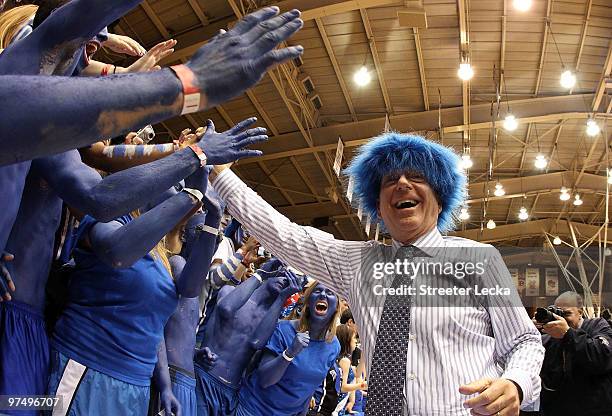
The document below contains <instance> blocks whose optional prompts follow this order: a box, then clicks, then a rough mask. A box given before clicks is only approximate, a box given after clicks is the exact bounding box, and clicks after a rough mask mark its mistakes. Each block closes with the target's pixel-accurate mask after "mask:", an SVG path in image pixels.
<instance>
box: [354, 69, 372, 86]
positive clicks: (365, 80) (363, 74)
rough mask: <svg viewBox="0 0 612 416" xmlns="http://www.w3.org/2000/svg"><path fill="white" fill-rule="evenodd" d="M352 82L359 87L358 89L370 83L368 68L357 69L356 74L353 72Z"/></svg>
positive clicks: (370, 77)
mask: <svg viewBox="0 0 612 416" xmlns="http://www.w3.org/2000/svg"><path fill="white" fill-rule="evenodd" d="M353 80H354V81H355V84H357V85H359V86H360V87H364V86H366V85H368V84H369V83H370V81H371V80H372V76H371V75H370V73H369V72H368V68H366V67H365V65H364V66H362V67H361V68H359V70H358V71H357V72H355V75H354V76H353Z"/></svg>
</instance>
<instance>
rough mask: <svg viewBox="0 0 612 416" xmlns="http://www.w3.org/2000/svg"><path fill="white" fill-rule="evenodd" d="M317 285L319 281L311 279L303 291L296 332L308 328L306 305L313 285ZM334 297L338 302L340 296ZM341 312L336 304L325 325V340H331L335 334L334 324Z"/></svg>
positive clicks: (308, 313) (308, 315)
mask: <svg viewBox="0 0 612 416" xmlns="http://www.w3.org/2000/svg"><path fill="white" fill-rule="evenodd" d="M318 285H319V282H317V281H316V280H315V281H313V282H312V283H311V285H310V286H309V287H308V289H306V292H305V293H304V306H303V309H302V316H300V322H299V324H298V332H304V331H308V330H310V322H309V318H310V308H309V306H308V299H310V296H311V295H312V292H313V291H314V289H315V287H317V286H318ZM336 298H337V299H338V302H340V298H338V295H336ZM341 313H342V311H341V310H340V305H337V306H336V312H335V313H334V316H332V318H331V321H330V322H329V325H327V333H326V335H325V341H327V342H332V340H333V339H334V337H335V336H336V325H337V323H338V320H339V319H340V314H341Z"/></svg>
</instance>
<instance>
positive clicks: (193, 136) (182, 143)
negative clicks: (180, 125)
mask: <svg viewBox="0 0 612 416" xmlns="http://www.w3.org/2000/svg"><path fill="white" fill-rule="evenodd" d="M205 132H206V128H204V127H198V128H197V129H196V131H195V133H192V132H191V129H184V130H183V131H182V132H181V135H180V136H179V138H178V145H179V147H180V148H181V149H182V148H184V147H187V146H191V145H192V144H196V143H197V142H198V141H199V140H200V139H201V138H202V136H203V135H204V133H205Z"/></svg>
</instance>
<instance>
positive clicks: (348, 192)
mask: <svg viewBox="0 0 612 416" xmlns="http://www.w3.org/2000/svg"><path fill="white" fill-rule="evenodd" d="M354 186H355V180H354V179H353V177H352V176H351V177H349V181H348V186H347V187H346V199H348V201H349V202H353V187H354Z"/></svg>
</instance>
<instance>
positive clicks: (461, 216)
mask: <svg viewBox="0 0 612 416" xmlns="http://www.w3.org/2000/svg"><path fill="white" fill-rule="evenodd" d="M459 219H460V220H461V221H465V220H469V219H470V213H469V212H468V210H467V208H461V212H460V213H459Z"/></svg>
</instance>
